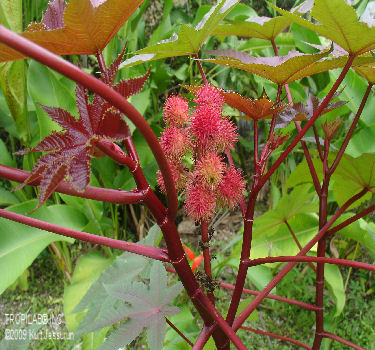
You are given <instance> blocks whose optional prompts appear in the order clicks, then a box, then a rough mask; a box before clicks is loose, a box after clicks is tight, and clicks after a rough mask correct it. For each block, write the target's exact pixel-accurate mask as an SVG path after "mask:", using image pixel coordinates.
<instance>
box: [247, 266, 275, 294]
mask: <svg viewBox="0 0 375 350" xmlns="http://www.w3.org/2000/svg"><path fill="white" fill-rule="evenodd" d="M246 278H247V279H248V280H249V281H250V282H251V283H252V284H253V285H254V286H255V288H256V289H258V290H262V289H263V288H264V287H265V286H266V285H267V284H268V283H270V282H271V280H272V278H273V275H272V271H271V269H270V268H268V267H267V266H264V265H258V266H251V267H250V268H249V269H248V270H247V274H246ZM271 293H276V287H275V288H273V289H272V291H271Z"/></svg>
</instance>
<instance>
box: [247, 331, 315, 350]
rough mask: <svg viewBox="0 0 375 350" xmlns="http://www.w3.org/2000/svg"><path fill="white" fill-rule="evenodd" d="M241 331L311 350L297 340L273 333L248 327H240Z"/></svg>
mask: <svg viewBox="0 0 375 350" xmlns="http://www.w3.org/2000/svg"><path fill="white" fill-rule="evenodd" d="M241 329H244V330H246V331H250V332H253V333H257V334H262V335H266V336H269V337H272V338H276V339H280V340H283V341H286V342H289V343H292V344H295V345H298V346H300V347H302V348H305V349H308V350H311V348H310V346H308V345H307V344H305V343H302V342H300V341H298V340H294V339H292V338H289V337H285V336H284V335H279V334H275V333H271V332H266V331H261V330H260V329H255V328H250V327H245V326H241Z"/></svg>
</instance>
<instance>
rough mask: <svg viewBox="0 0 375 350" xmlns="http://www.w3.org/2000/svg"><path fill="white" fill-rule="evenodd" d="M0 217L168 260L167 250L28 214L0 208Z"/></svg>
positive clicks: (59, 233) (82, 239)
mask: <svg viewBox="0 0 375 350" xmlns="http://www.w3.org/2000/svg"><path fill="white" fill-rule="evenodd" d="M0 217H2V218H5V219H9V220H13V221H16V222H19V223H21V224H24V225H28V226H31V227H36V228H39V229H41V230H45V231H48V232H53V233H57V234H58V235H62V236H65V237H71V238H74V239H79V240H81V241H85V242H90V243H94V244H100V245H103V246H106V247H110V248H114V249H119V250H123V251H125V252H130V253H134V254H138V255H143V256H147V257H148V258H152V259H156V260H160V261H164V262H170V258H169V256H168V252H167V251H166V250H165V249H161V248H156V247H149V246H146V245H142V244H137V243H129V242H124V241H119V240H117V239H113V238H109V237H103V236H97V235H93V234H91V233H86V232H81V231H77V230H73V229H70V228H66V227H62V226H58V225H54V224H51V223H49V222H45V221H41V220H37V219H34V218H30V217H28V216H24V215H21V214H17V213H13V212H11V211H8V210H5V209H0Z"/></svg>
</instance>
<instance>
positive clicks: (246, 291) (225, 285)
mask: <svg viewBox="0 0 375 350" xmlns="http://www.w3.org/2000/svg"><path fill="white" fill-rule="evenodd" d="M257 260H258V259H254V260H250V261H257ZM220 287H223V288H226V289H231V290H234V288H235V287H234V286H233V285H232V284H228V283H220ZM242 293H244V294H250V295H259V294H260V292H259V291H257V290H251V289H246V288H244V289H243V290H242ZM265 298H267V299H272V300H277V301H281V302H283V303H287V304H291V305H296V306H299V307H302V308H303V309H306V310H311V311H316V309H317V308H316V306H315V305H312V304H308V303H304V302H303V301H299V300H295V299H288V298H284V297H280V296H278V295H273V294H268V295H267V296H266V297H265Z"/></svg>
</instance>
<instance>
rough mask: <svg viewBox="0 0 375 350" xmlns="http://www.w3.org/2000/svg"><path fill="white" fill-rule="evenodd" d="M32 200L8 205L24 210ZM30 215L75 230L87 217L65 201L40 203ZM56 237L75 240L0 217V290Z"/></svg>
mask: <svg viewBox="0 0 375 350" xmlns="http://www.w3.org/2000/svg"><path fill="white" fill-rule="evenodd" d="M35 204H36V201H35V200H33V201H29V202H24V203H21V204H17V205H14V206H12V207H9V208H8V210H10V211H13V212H17V213H20V214H26V213H28V212H30V210H31V209H32V207H33V206H35ZM31 216H32V217H34V218H36V219H39V220H44V221H47V222H52V223H54V224H58V225H59V224H60V225H61V223H63V224H64V226H66V227H69V228H72V229H76V230H81V229H82V228H83V227H84V226H85V225H86V224H87V220H86V218H85V217H84V216H83V215H82V214H81V213H80V212H79V211H77V210H76V209H73V208H70V207H68V206H66V205H53V206H50V207H43V208H41V210H40V211H38V212H37V213H33V214H32V215H31ZM55 241H67V242H70V243H73V242H74V240H73V239H72V238H68V237H64V236H59V235H56V234H54V233H50V232H47V231H42V230H39V229H36V228H33V227H29V226H25V225H22V224H20V223H17V222H14V221H10V220H6V219H2V218H1V219H0V270H1V271H2V276H1V279H0V294H1V293H2V292H3V291H4V290H5V289H6V288H7V287H9V286H10V285H11V284H12V283H13V282H14V281H15V280H16V279H17V278H18V276H20V275H21V274H22V273H23V271H25V269H26V268H27V267H28V266H29V265H30V264H31V263H32V262H33V261H34V259H35V258H36V257H37V256H38V255H39V254H40V252H41V251H42V250H43V249H44V248H45V247H46V246H48V244H50V243H52V242H55Z"/></svg>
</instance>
